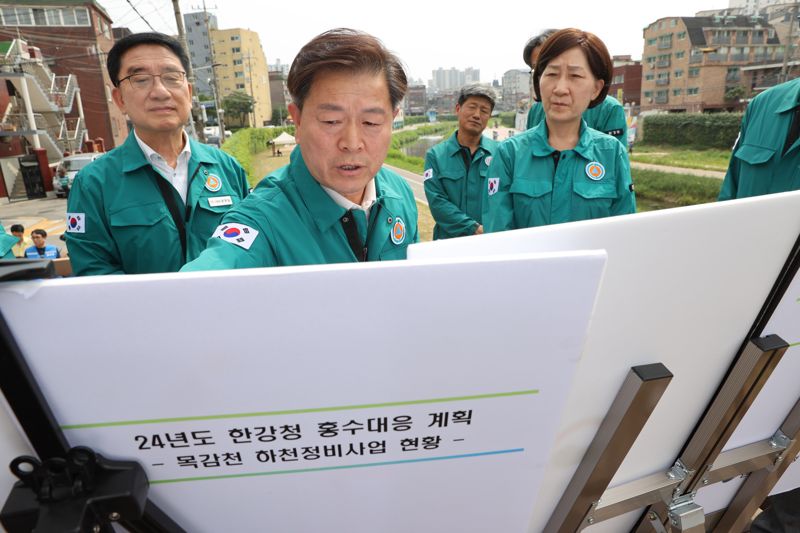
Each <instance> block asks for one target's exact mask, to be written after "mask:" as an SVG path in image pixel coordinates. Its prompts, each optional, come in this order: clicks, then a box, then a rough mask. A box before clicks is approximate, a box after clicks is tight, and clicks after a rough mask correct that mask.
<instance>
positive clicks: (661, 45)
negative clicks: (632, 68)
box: [658, 40, 672, 50]
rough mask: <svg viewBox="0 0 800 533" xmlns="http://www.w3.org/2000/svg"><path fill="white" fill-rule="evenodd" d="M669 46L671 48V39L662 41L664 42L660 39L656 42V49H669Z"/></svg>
mask: <svg viewBox="0 0 800 533" xmlns="http://www.w3.org/2000/svg"><path fill="white" fill-rule="evenodd" d="M670 48H672V41H671V40H670V41H664V42H662V41H659V42H658V49H659V50H669V49H670Z"/></svg>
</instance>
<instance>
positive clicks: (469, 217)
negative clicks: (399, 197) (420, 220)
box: [424, 133, 497, 240]
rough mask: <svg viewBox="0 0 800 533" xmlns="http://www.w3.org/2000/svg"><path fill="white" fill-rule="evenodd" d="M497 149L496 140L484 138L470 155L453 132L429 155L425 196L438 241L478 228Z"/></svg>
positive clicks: (435, 237) (429, 152) (427, 155)
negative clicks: (434, 223) (434, 222)
mask: <svg viewBox="0 0 800 533" xmlns="http://www.w3.org/2000/svg"><path fill="white" fill-rule="evenodd" d="M496 148H497V142H496V141H493V140H491V139H487V138H486V137H484V136H483V135H481V142H480V145H479V146H478V149H477V150H475V153H474V154H470V153H469V149H468V148H464V147H462V146H461V145H460V144H459V143H458V138H457V137H456V133H453V135H452V136H451V137H450V138H449V139H447V140H446V141H445V142H442V143H439V144H437V145H436V146H434V147H432V148H431V149H430V150H428V153H427V154H425V174H424V177H425V181H424V185H425V196H426V197H427V198H428V205H429V206H430V208H431V215H433V219H434V220H435V221H436V226H434V228H433V239H434V240H436V239H447V238H450V237H460V236H462V235H473V234H474V233H475V230H476V229H478V226H479V225H480V224H481V220H482V218H481V211H482V209H483V198H484V197H485V196H486V172H487V171H488V170H489V164H490V163H491V162H492V153H493V152H494V151H495V149H496ZM468 161H469V162H468Z"/></svg>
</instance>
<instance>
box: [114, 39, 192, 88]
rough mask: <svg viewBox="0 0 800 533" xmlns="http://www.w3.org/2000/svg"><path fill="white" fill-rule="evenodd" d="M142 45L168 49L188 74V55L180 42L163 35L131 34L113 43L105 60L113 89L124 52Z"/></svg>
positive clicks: (116, 82) (117, 84) (117, 78)
mask: <svg viewBox="0 0 800 533" xmlns="http://www.w3.org/2000/svg"><path fill="white" fill-rule="evenodd" d="M143 44H154V45H157V46H163V47H164V48H167V49H169V50H170V51H171V52H172V53H173V54H175V55H176V56H178V59H180V60H181V65H183V69H184V70H185V71H186V72H189V70H190V65H191V64H190V63H189V55H188V54H187V53H186V50H185V49H184V48H183V45H182V44H181V43H180V41H178V40H177V39H175V38H174V37H170V36H169V35H164V34H163V33H156V32H143V33H133V34H131V35H128V36H127V37H123V38H122V39H120V40H119V41H117V42H116V43H114V46H113V47H112V48H111V50H110V51H109V52H108V57H107V58H106V67H107V68H108V75H109V77H110V78H111V83H113V84H114V87H119V69H120V67H121V66H122V56H123V55H125V52H127V51H128V50H130V49H131V48H134V47H136V46H140V45H143Z"/></svg>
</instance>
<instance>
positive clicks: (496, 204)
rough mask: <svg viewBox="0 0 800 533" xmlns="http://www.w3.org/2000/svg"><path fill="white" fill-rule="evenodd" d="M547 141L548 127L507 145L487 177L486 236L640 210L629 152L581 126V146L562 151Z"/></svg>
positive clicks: (498, 153) (533, 131) (607, 138)
mask: <svg viewBox="0 0 800 533" xmlns="http://www.w3.org/2000/svg"><path fill="white" fill-rule="evenodd" d="M554 152H555V150H554V149H553V148H552V147H551V146H550V145H549V144H548V142H547V124H546V123H544V122H543V123H541V124H540V125H538V126H536V127H535V128H533V129H532V130H528V131H526V132H525V133H522V134H520V135H515V136H513V137H511V138H510V139H508V140H506V141H503V142H502V143H501V144H500V146H499V147H498V149H497V151H496V152H495V155H494V158H493V159H492V164H491V166H490V167H489V178H488V179H487V188H488V191H487V194H488V197H487V203H486V204H487V205H486V207H485V208H484V211H483V229H484V231H485V232H493V231H503V230H507V229H515V228H530V227H534V226H545V225H547V224H558V223H561V222H572V221H575V220H586V219H591V218H603V217H608V216H614V215H625V214H628V213H634V212H636V199H635V196H634V194H633V184H632V182H631V170H630V165H629V163H628V154H627V153H626V151H625V148H623V147H622V145H621V144H620V143H619V142H617V141H616V140H615V139H614V138H613V137H611V136H610V135H606V134H604V133H600V132H599V131H595V130H593V129H591V128H588V127H587V126H586V123H585V122H581V133H580V138H579V139H578V144H577V146H575V148H574V149H572V150H565V151H563V152H561V154H560V156H559V161H558V168H556V166H555V160H554V157H553V155H554Z"/></svg>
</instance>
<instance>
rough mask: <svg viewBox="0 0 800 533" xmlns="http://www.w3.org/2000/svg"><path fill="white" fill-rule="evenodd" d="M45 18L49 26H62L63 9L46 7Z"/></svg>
mask: <svg viewBox="0 0 800 533" xmlns="http://www.w3.org/2000/svg"><path fill="white" fill-rule="evenodd" d="M44 16H45V19H47V25H48V26H61V10H60V9H45V10H44Z"/></svg>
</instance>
